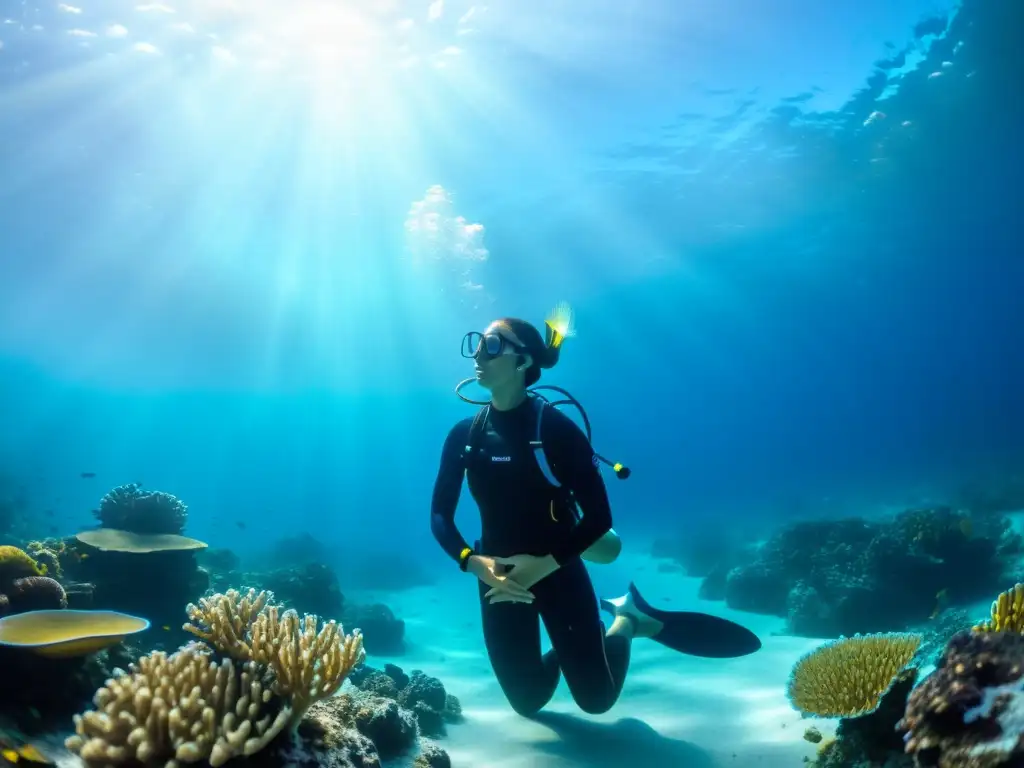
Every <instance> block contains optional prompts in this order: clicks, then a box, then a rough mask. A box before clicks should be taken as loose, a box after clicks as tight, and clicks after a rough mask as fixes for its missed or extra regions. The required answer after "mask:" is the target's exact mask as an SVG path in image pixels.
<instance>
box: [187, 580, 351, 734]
mask: <svg viewBox="0 0 1024 768" xmlns="http://www.w3.org/2000/svg"><path fill="white" fill-rule="evenodd" d="M272 599H273V595H272V594H270V593H269V592H259V593H257V592H256V591H255V590H253V589H250V590H249V591H248V593H247V594H246V595H244V596H243V595H242V594H241V593H239V592H238V591H236V590H233V589H232V590H228V592H227V593H226V594H217V595H213V596H212V597H209V598H204V599H202V600H200V601H199V605H195V604H190V605H189V606H188V609H187V610H188V616H189V619H190V620H191V621H192V622H193V623H192V624H185V625H183V627H182V628H183V629H184V630H185V631H187V632H190V633H192V634H193V635H195V636H196V637H198V638H200V639H201V640H202V641H204V642H205V643H207V644H208V645H210V646H212V647H213V648H215V649H216V650H218V651H220V652H221V653H224V654H226V655H228V656H231V657H232V658H235V659H238V660H241V661H255V662H257V663H259V664H261V665H264V666H266V667H267V668H269V669H270V670H271V671H272V672H273V674H274V691H275V693H277V694H279V695H281V696H283V697H286V698H287V699H288V700H289V701H290V703H291V708H292V711H293V716H292V722H293V725H297V724H298V722H299V721H300V720H301V719H302V715H303V714H304V713H305V711H306V710H307V709H308V708H309V707H310V706H311V705H312V704H313V703H315V702H317V701H320V700H321V699H326V698H328V697H330V696H333V695H334V693H335V692H337V690H338V689H339V688H341V686H342V684H343V683H344V682H345V678H346V677H348V674H349V672H351V671H352V668H353V667H355V666H356V665H357V664H359V663H360V662H361V661H362V660H363V658H364V657H365V654H364V652H363V637H362V634H361V633H360V632H359V630H358V629H357V630H354V631H353V632H352V634H350V635H346V634H345V633H344V631H343V629H342V627H341V626H340V625H339V624H337V623H336V622H334V621H329V622H327V623H326V624H324V625H323V626H322V627H319V628H318V626H319V622H318V620H317V617H316V616H312V615H307V616H305V617H303V618H302V619H300V618H299V616H298V614H296V613H295V612H294V611H285V612H284V613H281V610H280V608H279V607H278V606H275V605H270V604H269V603H270V601H271V600H272Z"/></svg>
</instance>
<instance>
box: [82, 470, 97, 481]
mask: <svg viewBox="0 0 1024 768" xmlns="http://www.w3.org/2000/svg"><path fill="white" fill-rule="evenodd" d="M78 476H79V477H81V478H83V479H85V480H90V479H92V478H94V477H96V473H95V472H80V473H79V474H78Z"/></svg>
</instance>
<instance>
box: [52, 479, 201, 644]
mask: <svg viewBox="0 0 1024 768" xmlns="http://www.w3.org/2000/svg"><path fill="white" fill-rule="evenodd" d="M187 513H188V508H187V507H186V506H185V504H184V502H182V501H181V500H180V499H178V498H176V497H174V496H172V495H171V494H168V493H163V492H160V491H153V492H150V491H143V490H142V489H141V488H140V487H139V486H138V485H136V484H130V485H123V486H120V487H118V488H114V489H113V490H112V491H110V492H109V493H108V494H107V495H106V496H104V497H103V500H102V501H101V502H100V508H99V509H97V510H95V515H96V516H97V517H98V518H99V519H100V521H101V523H102V524H103V525H104V527H102V528H98V529H93V530H88V531H82V532H81V533H79V534H78V535H77V536H75V537H73V538H70V539H66V540H64V541H63V542H44V544H45V548H46V549H48V550H50V551H51V552H53V553H54V554H56V555H57V558H58V562H59V564H60V566H61V568H62V570H63V572H64V574H65V575H66V577H67V579H69V580H70V581H74V582H76V583H77V585H91V587H85V586H77V587H76V590H75V596H76V598H77V601H76V602H77V603H78V605H83V604H84V605H87V606H88V607H94V608H99V609H104V610H113V611H121V612H124V613H130V614H137V615H143V616H147V617H149V618H150V619H151V620H152V622H153V624H154V626H169V627H174V626H176V625H177V624H178V617H179V616H180V615H181V607H182V606H183V605H186V604H188V603H189V602H190V601H192V600H195V599H197V598H198V597H199V596H200V595H202V594H203V593H204V592H205V591H206V590H207V589H208V588H209V586H210V578H209V574H208V573H207V572H206V571H205V570H203V569H202V568H200V567H199V565H198V563H197V561H196V556H195V553H196V552H198V551H201V550H202V549H203V548H205V547H206V544H205V543H203V542H201V541H197V540H195V539H191V538H188V537H186V536H183V535H182V534H181V532H182V529H183V527H184V525H185V522H186V520H187ZM71 603H72V601H71V599H70V597H69V604H71ZM185 639H186V638H185V637H184V636H183V635H182V634H181V633H180V632H178V631H176V630H171V631H169V632H166V633H163V634H162V635H160V637H159V643H160V645H161V647H163V648H164V649H167V650H172V649H173V648H175V647H177V645H178V644H180V643H181V642H184V640H185Z"/></svg>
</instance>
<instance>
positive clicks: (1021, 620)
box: [974, 584, 1024, 632]
mask: <svg viewBox="0 0 1024 768" xmlns="http://www.w3.org/2000/svg"><path fill="white" fill-rule="evenodd" d="M974 631H975V632H1024V584H1015V585H1014V586H1013V589H1008V590H1006V591H1005V592H1002V593H1000V595H999V597H997V598H996V599H995V600H994V601H993V602H992V609H991V617H990V618H989V619H988V621H983V622H981V623H980V624H978V625H977V626H975V627H974Z"/></svg>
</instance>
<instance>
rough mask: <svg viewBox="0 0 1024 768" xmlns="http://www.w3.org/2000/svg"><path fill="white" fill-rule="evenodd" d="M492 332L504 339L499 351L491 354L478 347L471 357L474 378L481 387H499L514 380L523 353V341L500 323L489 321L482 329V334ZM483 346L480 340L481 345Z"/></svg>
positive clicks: (517, 373)
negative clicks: (472, 357) (484, 328)
mask: <svg viewBox="0 0 1024 768" xmlns="http://www.w3.org/2000/svg"><path fill="white" fill-rule="evenodd" d="M490 334H494V335H496V336H500V337H501V338H502V339H503V340H504V342H505V343H504V344H503V345H502V349H501V352H500V353H499V354H497V355H494V356H491V355H488V354H487V351H486V350H484V349H480V348H478V350H477V355H476V357H475V358H474V359H473V362H474V369H475V370H476V379H477V381H479V382H480V386H481V387H485V388H487V389H492V390H493V389H500V388H502V387H505V386H508V385H510V384H512V383H514V382H515V381H516V377H517V375H519V371H518V370H516V369H517V368H518V366H519V365H520V357H521V355H522V354H523V353H522V352H521V351H520V350H521V349H522V346H523V342H522V341H520V339H519V337H518V336H516V335H515V334H514V333H512V331H511V330H510V329H509V328H507V327H506V326H504V325H501V324H500V323H491V324H490V325H489V326H487V330H485V331H484V336H488V335H490ZM482 346H483V344H482V342H481V347H482Z"/></svg>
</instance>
